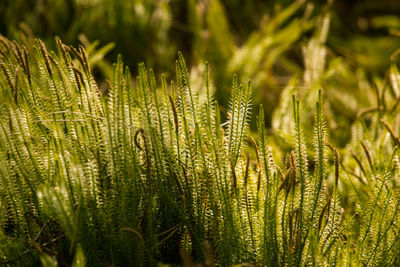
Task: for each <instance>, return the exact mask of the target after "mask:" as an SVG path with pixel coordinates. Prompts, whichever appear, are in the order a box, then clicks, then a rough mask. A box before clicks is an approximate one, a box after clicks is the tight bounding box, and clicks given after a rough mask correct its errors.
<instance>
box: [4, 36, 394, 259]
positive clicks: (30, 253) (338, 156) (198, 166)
mask: <svg viewBox="0 0 400 267" xmlns="http://www.w3.org/2000/svg"><path fill="white" fill-rule="evenodd" d="M57 43H58V46H57V51H56V52H49V51H48V50H47V48H46V46H45V44H44V43H43V42H42V41H40V40H37V42H36V46H35V47H34V49H33V51H34V52H32V53H30V52H28V50H32V49H31V48H30V49H27V48H25V46H23V45H21V44H19V43H17V42H11V41H9V40H7V39H6V38H3V37H2V38H1V39H0V54H1V57H0V68H1V71H0V99H1V104H0V226H1V227H0V264H5V265H13V264H20V265H24V266H26V265H35V264H38V263H39V262H41V263H42V264H43V265H44V266H56V265H57V264H58V265H71V264H72V265H74V266H84V265H85V263H86V264H87V265H88V266H97V265H101V264H105V265H116V266H117V265H130V266H142V265H157V264H158V263H169V264H183V265H186V266H190V265H192V264H193V263H194V262H200V263H202V264H204V265H205V266H214V265H220V266H231V265H235V264H242V263H250V264H255V265H263V266H277V265H278V266H300V265H301V266H303V265H318V266H319V265H321V266H324V265H335V266H336V265H337V266H344V265H354V266H357V265H363V266H392V265H395V264H398V263H399V261H400V258H399V255H400V238H399V235H398V232H399V227H400V225H399V223H400V217H399V205H400V202H399V201H400V195H399V185H400V182H399V172H400V162H399V152H398V150H397V147H398V145H399V144H400V138H399V136H398V135H397V132H398V129H399V127H400V116H399V114H398V112H396V110H397V106H398V103H399V102H400V94H399V92H398V91H399V78H400V74H399V71H398V69H397V67H396V65H395V64H393V65H392V68H391V70H390V78H391V80H390V81H391V86H390V83H388V84H385V86H384V87H383V90H380V89H378V88H377V89H376V91H377V99H378V101H377V108H372V109H370V110H367V111H364V112H363V113H362V114H359V117H358V119H357V120H356V122H355V123H354V124H353V126H352V138H351V141H350V142H349V143H348V144H347V146H346V147H345V149H343V151H342V152H339V150H338V149H337V148H335V147H334V146H333V145H332V144H330V142H329V139H328V127H327V121H326V118H325V116H324V107H325V105H324V104H323V98H324V91H321V90H319V89H315V88H314V87H312V86H311V84H312V81H315V80H317V78H318V77H317V76H318V73H315V68H314V67H315V64H314V63H313V61H312V60H311V62H309V63H308V64H306V66H308V67H309V68H307V69H306V74H307V73H308V74H307V75H305V77H308V78H307V79H308V80H307V79H306V78H305V82H306V83H307V82H308V83H309V84H310V87H309V90H308V91H307V93H306V94H305V95H306V96H305V97H304V98H306V99H315V100H314V101H313V103H315V106H314V107H313V109H314V116H312V117H311V121H312V124H313V126H312V132H311V131H310V130H309V129H308V128H307V127H306V128H305V127H303V125H309V124H305V122H304V120H306V119H309V116H308V113H307V110H309V109H310V106H309V104H310V101H308V102H305V103H304V104H302V105H300V101H299V100H298V99H297V97H296V96H295V94H296V93H297V94H298V95H301V92H299V91H296V87H294V86H289V87H288V88H287V89H285V90H284V92H283V94H282V96H281V97H282V100H281V102H280V105H279V108H278V110H277V111H276V112H275V114H274V120H275V123H273V125H274V127H275V128H274V131H275V132H276V133H274V135H276V137H277V138H278V139H279V138H282V139H284V142H285V144H286V147H285V146H283V147H282V148H280V147H279V141H275V140H273V138H271V137H270V136H269V135H268V133H267V130H266V126H265V117H264V116H265V114H264V110H263V107H262V106H260V108H259V109H258V116H257V119H256V121H257V133H255V134H253V133H252V132H251V131H250V130H249V118H250V114H251V112H252V95H253V91H252V85H251V83H246V84H242V83H241V82H240V81H239V79H238V77H237V76H234V78H233V81H232V86H231V100H230V104H229V108H228V111H227V116H226V117H227V120H226V121H224V122H223V121H221V110H220V108H219V106H218V102H217V101H215V100H214V99H213V97H212V95H211V93H210V81H209V74H208V65H207V64H206V65H205V72H204V73H205V75H204V78H203V79H201V83H199V84H196V86H194V85H193V83H192V80H193V79H192V78H191V77H190V76H191V74H190V71H189V70H188V68H187V66H186V63H185V60H184V59H183V56H182V55H181V54H179V57H178V60H177V61H176V80H175V81H171V82H168V81H167V80H166V78H165V77H164V76H161V78H160V80H159V82H157V79H156V77H155V75H154V74H153V72H152V70H151V69H150V70H148V69H146V67H145V66H144V64H139V67H138V70H139V71H138V76H137V77H136V78H135V79H132V77H131V76H130V71H129V69H128V68H127V67H126V66H124V64H123V62H122V59H121V58H118V61H117V63H116V64H114V67H113V76H112V79H111V81H109V82H108V83H107V84H108V86H107V87H108V88H107V90H106V91H102V90H100V89H99V87H98V85H97V83H96V80H95V78H94V76H93V74H92V71H91V65H90V64H89V58H88V55H87V53H86V52H85V49H84V48H83V47H82V46H81V47H79V49H76V48H74V47H72V46H68V45H66V44H64V43H62V42H61V41H60V40H59V39H58V41H57ZM312 45H313V43H310V47H311V48H310V50H308V51H309V52H310V51H315V50H313V49H312V48H315V47H316V46H315V43H314V46H312ZM306 52H307V51H305V54H306ZM307 71H308V72H307ZM312 71H314V74H313V73H312ZM198 80H199V79H196V81H198ZM389 87H390V88H391V89H393V90H388V89H387V88H389ZM195 88H196V89H195ZM292 95H293V96H292ZM303 105H304V106H305V107H304V108H303ZM304 110H305V111H304ZM303 114H306V115H303ZM279 129H280V130H281V131H282V132H279V131H278V130H279ZM310 134H312V137H309V135H310Z"/></svg>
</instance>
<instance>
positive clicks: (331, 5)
mask: <svg viewBox="0 0 400 267" xmlns="http://www.w3.org/2000/svg"><path fill="white" fill-rule="evenodd" d="M399 14H400V1H396V0H380V1H376V0H366V1H346V0H342V1H288V0H275V1H239V0H197V1H196V0H176V1H173V0H147V1H146V0H25V1H24V0H2V1H0V33H1V34H2V35H4V36H6V37H7V38H9V39H11V40H13V39H15V40H18V41H20V42H23V43H25V44H27V45H28V46H29V45H30V44H33V42H34V38H36V37H39V38H41V39H43V40H44V41H45V42H46V44H47V45H48V46H49V48H50V49H55V41H54V40H55V36H59V37H60V38H61V39H62V40H63V41H64V42H65V43H68V44H72V45H75V46H76V45H78V44H83V45H84V46H85V47H86V49H87V50H88V53H89V55H90V61H91V63H92V65H93V66H94V68H93V69H94V72H95V75H96V77H97V80H98V81H99V83H100V86H102V82H101V81H103V80H104V79H105V78H107V77H110V75H111V64H112V62H114V61H115V60H116V57H117V55H118V54H121V55H122V56H123V59H124V61H125V63H126V64H128V65H129V66H130V68H131V70H132V71H133V72H134V73H136V66H137V64H138V63H139V62H142V61H143V62H145V63H146V64H147V65H148V66H150V67H151V68H153V69H154V71H155V72H156V73H157V74H160V73H165V74H166V76H167V77H169V78H171V79H172V78H173V77H174V70H175V59H176V55H177V51H181V52H182V53H183V54H184V56H185V58H186V59H187V61H188V63H189V66H191V70H192V75H193V76H194V77H193V80H194V82H193V84H194V86H197V87H198V88H201V87H202V86H201V80H202V79H201V78H202V76H203V74H204V69H205V68H204V62H205V61H208V62H209V64H210V70H211V79H212V84H213V88H214V96H215V98H216V99H217V100H218V101H219V103H220V104H221V106H222V107H225V108H226V107H227V105H228V103H229V91H230V83H231V79H232V75H233V73H237V74H238V75H239V77H240V78H241V79H242V81H243V82H247V81H248V80H251V81H252V83H253V86H254V92H255V93H254V101H253V103H254V105H256V106H257V105H258V104H260V103H262V104H263V105H264V107H265V110H266V123H267V125H268V126H269V127H270V128H271V127H272V128H273V129H275V130H276V131H277V132H279V131H280V134H282V135H284V134H285V129H282V128H281V126H282V125H284V124H283V123H282V122H280V121H279V119H276V120H275V121H274V115H273V114H274V113H275V114H278V113H284V112H287V107H286V106H285V105H286V104H285V101H280V97H282V92H285V90H286V93H285V94H283V95H284V96H285V97H287V95H288V94H289V93H291V92H293V90H296V93H297V94H299V95H300V96H303V97H305V98H306V99H307V97H308V95H312V93H310V92H312V91H313V90H312V89H316V88H319V87H322V88H324V89H325V91H324V95H325V98H326V99H327V101H326V102H327V116H328V117H329V116H330V115H329V114H334V116H335V118H336V119H335V120H334V122H331V123H330V125H329V127H330V128H331V130H332V129H333V131H331V132H332V135H333V137H334V140H335V142H337V144H338V145H340V144H345V143H346V142H345V141H346V140H347V139H348V137H349V135H350V131H349V130H348V129H346V127H347V128H348V125H351V122H352V121H354V119H355V118H356V116H357V114H358V113H359V112H360V110H362V109H363V108H369V107H371V105H373V104H374V103H373V101H375V100H374V99H375V97H373V96H372V94H374V92H375V91H376V90H373V87H374V86H378V87H379V86H380V85H381V84H384V83H385V77H386V76H387V71H388V69H389V66H390V64H391V61H390V56H391V55H392V53H394V52H395V51H396V49H398V48H400V37H399V36H400V15H399ZM197 81H198V82H197ZM293 88H295V89H293ZM303 88H304V89H303ZM310 89H311V90H310ZM310 97H311V96H310ZM309 102H310V103H314V101H309ZM278 103H280V104H279V106H278ZM306 103H307V101H306ZM311 108H312V105H311V106H310V109H311ZM332 116H333V115H332ZM276 117H277V118H282V116H278V115H277V116H276ZM341 130H342V131H341ZM278 135H279V134H278Z"/></svg>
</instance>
